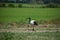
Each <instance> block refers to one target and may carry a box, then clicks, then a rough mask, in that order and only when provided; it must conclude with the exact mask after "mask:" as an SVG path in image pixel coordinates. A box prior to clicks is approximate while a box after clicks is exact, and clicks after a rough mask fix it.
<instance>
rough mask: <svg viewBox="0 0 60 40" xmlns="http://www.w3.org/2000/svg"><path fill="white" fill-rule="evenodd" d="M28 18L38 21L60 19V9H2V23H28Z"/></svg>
mask: <svg viewBox="0 0 60 40" xmlns="http://www.w3.org/2000/svg"><path fill="white" fill-rule="evenodd" d="M27 17H31V18H32V19H35V20H37V21H40V20H47V21H49V20H52V19H55V18H60V8H0V22H27V19H26V18H27Z"/></svg>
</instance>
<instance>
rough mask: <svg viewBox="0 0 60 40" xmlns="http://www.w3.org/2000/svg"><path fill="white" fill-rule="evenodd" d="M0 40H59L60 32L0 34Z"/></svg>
mask: <svg viewBox="0 0 60 40" xmlns="http://www.w3.org/2000/svg"><path fill="white" fill-rule="evenodd" d="M0 40H60V32H32V33H31V32H21V33H11V32H2V33H0Z"/></svg>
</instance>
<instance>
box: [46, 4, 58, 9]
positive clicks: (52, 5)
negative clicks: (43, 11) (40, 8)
mask: <svg viewBox="0 0 60 40" xmlns="http://www.w3.org/2000/svg"><path fill="white" fill-rule="evenodd" d="M46 7H47V8H58V5H57V4H53V3H50V4H48V5H47V6H46Z"/></svg>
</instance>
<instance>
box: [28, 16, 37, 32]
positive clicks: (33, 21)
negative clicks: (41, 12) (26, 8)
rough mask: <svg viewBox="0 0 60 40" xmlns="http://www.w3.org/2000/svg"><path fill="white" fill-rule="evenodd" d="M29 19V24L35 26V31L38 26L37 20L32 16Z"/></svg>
mask: <svg viewBox="0 0 60 40" xmlns="http://www.w3.org/2000/svg"><path fill="white" fill-rule="evenodd" d="M28 19H29V24H30V25H31V26H32V27H33V29H32V30H33V31H34V30H35V29H34V27H35V26H37V25H38V24H37V22H36V21H35V20H32V19H31V17H29V18H28Z"/></svg>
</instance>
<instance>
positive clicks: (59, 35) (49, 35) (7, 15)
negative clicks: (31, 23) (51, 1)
mask: <svg viewBox="0 0 60 40" xmlns="http://www.w3.org/2000/svg"><path fill="white" fill-rule="evenodd" d="M28 17H31V18H32V19H35V20H37V21H40V20H47V21H49V20H52V19H56V18H60V8H0V22H20V23H23V22H27V18H28ZM20 26H21V25H20ZM23 26H25V25H23ZM1 27H2V28H1ZM1 27H0V29H3V30H2V31H1V30H0V40H60V32H35V31H34V32H24V31H27V30H28V28H27V26H25V27H24V28H23V27H22V29H21V28H20V29H18V28H17V29H16V28H14V27H15V26H14V27H13V26H9V25H2V26H1ZM11 27H12V30H11V29H10V30H11V31H14V32H7V31H8V30H9V29H8V30H4V28H11ZM13 28H14V29H15V30H13ZM35 29H36V30H37V31H42V30H44V29H45V30H58V29H56V28H55V29H50V28H41V27H36V28H35ZM29 30H31V29H29ZM59 30H60V29H59ZM3 31H5V32H3ZM16 31H17V32H16ZM18 31H19V32H18ZM21 31H23V32H21Z"/></svg>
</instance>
